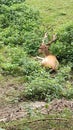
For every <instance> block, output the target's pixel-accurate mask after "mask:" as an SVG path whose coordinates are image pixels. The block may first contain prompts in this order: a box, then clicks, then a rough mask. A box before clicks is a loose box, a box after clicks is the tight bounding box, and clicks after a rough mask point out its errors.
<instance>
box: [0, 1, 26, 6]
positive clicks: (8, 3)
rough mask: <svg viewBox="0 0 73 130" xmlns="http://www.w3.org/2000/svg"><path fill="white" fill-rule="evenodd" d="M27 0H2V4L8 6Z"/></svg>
mask: <svg viewBox="0 0 73 130" xmlns="http://www.w3.org/2000/svg"><path fill="white" fill-rule="evenodd" d="M24 1H25V0H0V4H5V5H8V6H11V5H12V4H16V3H21V2H24Z"/></svg>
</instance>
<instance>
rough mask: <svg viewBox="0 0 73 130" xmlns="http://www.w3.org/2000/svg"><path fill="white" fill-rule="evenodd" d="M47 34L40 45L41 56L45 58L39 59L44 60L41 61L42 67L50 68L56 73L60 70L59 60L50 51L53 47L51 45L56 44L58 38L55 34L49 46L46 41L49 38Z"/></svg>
mask: <svg viewBox="0 0 73 130" xmlns="http://www.w3.org/2000/svg"><path fill="white" fill-rule="evenodd" d="M47 37H48V36H47V33H45V35H44V38H43V40H42V44H41V45H40V47H39V49H38V52H39V53H40V54H43V55H44V56H45V57H44V58H42V57H38V56H37V59H40V60H42V61H41V65H42V66H43V67H45V68H50V69H51V70H52V71H56V70H57V69H58V68H59V61H58V59H57V57H56V56H55V55H53V54H51V53H50V52H49V50H48V48H49V46H50V45H51V43H53V42H55V41H56V40H57V36H56V35H55V34H54V35H53V36H52V40H51V41H49V42H48V43H47V44H45V42H44V41H45V39H46V38H47Z"/></svg>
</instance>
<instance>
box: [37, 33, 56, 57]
mask: <svg viewBox="0 0 73 130" xmlns="http://www.w3.org/2000/svg"><path fill="white" fill-rule="evenodd" d="M46 38H48V34H47V33H45V35H44V38H43V40H42V44H41V45H40V47H39V50H38V52H39V53H42V54H45V55H49V54H50V52H49V50H48V48H49V46H50V45H51V43H53V42H55V41H56V40H57V36H56V35H55V34H54V35H53V36H52V40H51V41H49V42H48V43H46V44H45V39H46Z"/></svg>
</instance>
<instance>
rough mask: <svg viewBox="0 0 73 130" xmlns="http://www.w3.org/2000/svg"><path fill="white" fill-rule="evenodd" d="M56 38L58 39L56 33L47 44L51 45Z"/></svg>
mask: <svg viewBox="0 0 73 130" xmlns="http://www.w3.org/2000/svg"><path fill="white" fill-rule="evenodd" d="M56 40H57V35H56V34H53V36H52V40H51V41H49V42H48V43H47V44H46V45H50V44H51V43H52V42H55V41H56Z"/></svg>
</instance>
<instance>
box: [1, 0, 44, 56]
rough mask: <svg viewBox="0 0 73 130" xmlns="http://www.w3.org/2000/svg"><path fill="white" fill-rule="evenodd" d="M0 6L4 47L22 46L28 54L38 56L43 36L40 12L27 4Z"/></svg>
mask: <svg viewBox="0 0 73 130" xmlns="http://www.w3.org/2000/svg"><path fill="white" fill-rule="evenodd" d="M8 2H9V1H8ZM10 2H11V1H10ZM0 6H1V9H0V13H1V15H0V29H1V30H0V41H1V42H2V43H3V44H4V45H10V44H11V45H15V46H16V45H22V46H23V48H24V51H26V52H27V53H28V54H31V55H36V53H37V49H38V46H39V43H40V40H41V35H42V33H41V30H40V15H39V12H38V11H37V10H33V9H31V8H29V7H28V6H27V5H26V4H25V2H24V3H22V2H21V3H20V4H18V3H17V4H14V5H13V4H12V6H10V7H8V6H7V5H4V4H1V5H0Z"/></svg>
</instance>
